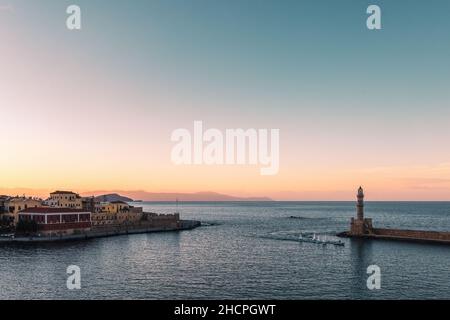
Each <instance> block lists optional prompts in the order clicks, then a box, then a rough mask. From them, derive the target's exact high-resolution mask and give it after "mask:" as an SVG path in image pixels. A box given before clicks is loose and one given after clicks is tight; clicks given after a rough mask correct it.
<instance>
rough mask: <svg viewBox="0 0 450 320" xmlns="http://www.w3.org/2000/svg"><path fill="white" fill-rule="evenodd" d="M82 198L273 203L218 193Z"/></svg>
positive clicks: (97, 193)
mask: <svg viewBox="0 0 450 320" xmlns="http://www.w3.org/2000/svg"><path fill="white" fill-rule="evenodd" d="M81 195H82V196H95V197H96V198H97V199H99V200H101V201H125V202H131V201H133V199H134V200H136V201H137V200H142V201H176V200H177V199H178V200H179V201H273V200H272V199H270V198H268V197H248V198H243V197H235V196H229V195H226V194H220V193H216V192H196V193H155V192H146V191H93V192H84V193H82V194H81ZM104 199H106V200H104Z"/></svg>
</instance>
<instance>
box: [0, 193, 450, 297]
mask: <svg viewBox="0 0 450 320" xmlns="http://www.w3.org/2000/svg"><path fill="white" fill-rule="evenodd" d="M139 205H142V206H144V207H145V210H147V211H155V212H160V213H172V212H173V211H174V210H175V206H174V204H173V203H141V204H139ZM180 211H181V214H182V218H185V219H198V220H201V221H202V222H204V223H207V224H208V225H207V226H204V227H201V228H198V229H196V230H192V231H184V232H172V233H170V232H169V233H154V234H144V235H130V236H120V237H114V238H104V239H94V240H89V241H87V242H75V243H65V244H52V245H1V246H0V298H2V299H226V298H229V299H270V298H274V299H383V298H388V299H424V298H426V299H428V298H435V299H437V298H439V299H440V298H447V299H450V246H443V245H426V244H413V243H401V242H390V241H357V240H349V239H344V241H345V247H334V246H326V247H323V246H321V245H317V244H310V243H299V242H297V241H295V240H296V239H297V238H298V235H299V234H300V233H310V234H313V233H316V234H317V235H319V236H321V237H322V238H329V239H334V237H333V235H334V234H335V233H336V232H339V231H343V230H346V229H347V228H348V225H349V220H350V217H352V216H354V214H355V204H354V203H353V202H269V203H262V202H260V203H257V202H252V203H242V202H240V203H183V204H181V205H180ZM291 216H293V217H296V218H295V219H293V218H291ZM366 216H368V217H372V218H373V219H374V224H375V226H377V227H392V228H405V229H424V230H447V231H450V202H369V203H366ZM372 264H376V265H378V266H379V267H380V268H381V272H382V277H381V290H375V291H370V290H368V289H367V286H366V280H367V277H368V275H367V274H366V269H367V267H368V266H369V265H372ZM69 265H78V266H79V267H80V268H81V273H82V278H81V283H82V289H81V290H75V291H69V290H68V289H67V287H66V280H67V274H66V268H67V266H69Z"/></svg>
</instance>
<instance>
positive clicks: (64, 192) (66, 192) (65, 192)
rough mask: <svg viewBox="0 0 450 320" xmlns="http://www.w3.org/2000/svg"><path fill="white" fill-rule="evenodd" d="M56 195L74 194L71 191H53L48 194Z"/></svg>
mask: <svg viewBox="0 0 450 320" xmlns="http://www.w3.org/2000/svg"><path fill="white" fill-rule="evenodd" d="M56 193H61V194H76V193H75V192H72V191H55V192H52V193H50V194H56Z"/></svg>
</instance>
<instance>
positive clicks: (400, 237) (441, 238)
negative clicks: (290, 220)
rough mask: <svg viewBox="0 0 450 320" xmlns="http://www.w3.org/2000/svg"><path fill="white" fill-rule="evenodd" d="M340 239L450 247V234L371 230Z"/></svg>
mask: <svg viewBox="0 0 450 320" xmlns="http://www.w3.org/2000/svg"><path fill="white" fill-rule="evenodd" d="M338 236H340V237H351V238H366V239H384V240H397V241H410V242H423V243H439V244H448V245H450V232H440V231H424V230H401V229H380V228H371V229H370V230H367V233H364V234H352V233H351V232H347V231H346V232H342V233H339V234H338Z"/></svg>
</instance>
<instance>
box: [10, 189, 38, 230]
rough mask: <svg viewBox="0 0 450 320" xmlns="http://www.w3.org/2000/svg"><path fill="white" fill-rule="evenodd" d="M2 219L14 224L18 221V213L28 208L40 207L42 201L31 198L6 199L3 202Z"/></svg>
mask: <svg viewBox="0 0 450 320" xmlns="http://www.w3.org/2000/svg"><path fill="white" fill-rule="evenodd" d="M2 202H3V209H4V211H3V218H5V219H9V220H10V221H11V222H13V223H14V224H16V223H17V222H18V221H19V216H18V213H19V212H20V211H22V210H26V209H28V208H38V207H42V206H43V204H42V200H41V199H39V198H32V197H25V196H23V197H8V198H5V199H4V200H3V201H2Z"/></svg>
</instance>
